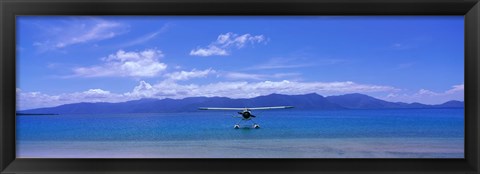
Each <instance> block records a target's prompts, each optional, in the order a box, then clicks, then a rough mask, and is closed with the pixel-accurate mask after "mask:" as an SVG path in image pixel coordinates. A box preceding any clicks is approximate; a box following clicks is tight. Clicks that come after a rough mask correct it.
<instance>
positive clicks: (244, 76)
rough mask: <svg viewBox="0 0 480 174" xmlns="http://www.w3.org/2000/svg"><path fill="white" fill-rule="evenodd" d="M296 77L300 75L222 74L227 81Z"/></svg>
mask: <svg viewBox="0 0 480 174" xmlns="http://www.w3.org/2000/svg"><path fill="white" fill-rule="evenodd" d="M298 75H300V74H299V73H275V74H252V73H240V72H228V73H224V74H223V75H222V76H224V77H226V78H228V79H234V80H266V79H279V78H286V77H294V76H298Z"/></svg>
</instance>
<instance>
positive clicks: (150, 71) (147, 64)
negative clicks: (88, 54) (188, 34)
mask: <svg viewBox="0 0 480 174" xmlns="http://www.w3.org/2000/svg"><path fill="white" fill-rule="evenodd" d="M162 57H163V54H162V52H161V51H160V50H156V49H147V50H144V51H140V52H126V51H123V50H119V51H117V52H116V53H115V54H111V55H109V56H108V57H105V58H102V61H103V64H102V65H97V66H90V67H79V68H74V69H73V72H74V75H73V76H74V77H107V76H119V77H154V76H157V75H158V74H159V73H161V72H162V71H164V70H165V69H166V68H167V65H166V64H164V63H161V62H159V59H160V58H162Z"/></svg>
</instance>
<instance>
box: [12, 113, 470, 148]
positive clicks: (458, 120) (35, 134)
mask: <svg viewBox="0 0 480 174" xmlns="http://www.w3.org/2000/svg"><path fill="white" fill-rule="evenodd" d="M253 114H254V115H256V116H257V118H256V119H255V121H256V122H257V123H259V124H260V126H261V128H260V129H249V128H242V129H233V125H234V124H235V123H236V122H237V121H238V120H239V118H233V117H232V116H234V115H235V112H223V111H198V112H188V113H155V114H152V113H149V114H115V115H100V114H99V115H48V116H47V115H41V116H17V142H18V143H17V149H18V151H17V155H18V154H19V153H20V152H21V153H20V154H22V155H21V156H25V157H36V156H38V154H39V151H40V149H39V148H41V147H42V146H41V143H45V142H49V143H50V145H45V144H43V145H44V146H49V148H44V149H42V150H43V151H45V149H52V146H53V145H52V144H51V142H62V144H61V147H62V148H67V149H68V148H69V147H70V146H72V147H73V145H69V143H65V142H70V143H75V142H77V143H82V142H83V143H85V142H88V143H89V145H91V146H92V149H95V148H98V147H97V145H98V144H99V143H107V144H108V142H122V143H127V144H128V143H132V142H151V143H158V142H162V143H166V142H170V143H172V142H173V143H174V144H176V145H175V146H185V147H190V148H192V147H191V146H189V144H190V145H191V144H199V143H198V142H201V143H200V144H201V145H197V146H195V147H198V148H201V149H203V150H205V151H209V148H210V147H211V148H213V147H214V146H213V145H214V144H219V143H220V144H222V142H224V143H223V144H224V145H225V144H228V143H231V142H235V141H238V142H242V143H241V144H242V145H244V146H251V145H255V143H263V144H262V145H265V146H267V145H270V146H272V148H274V147H273V146H275V147H276V146H279V147H280V146H284V145H285V144H288V143H289V142H296V144H295V143H293V144H290V146H289V147H290V148H299V149H300V150H301V147H300V146H302V147H303V146H307V145H308V143H310V142H311V143H316V144H311V147H308V148H309V149H315V146H325V147H326V146H337V145H336V144H335V143H333V144H332V142H334V141H335V142H336V143H337V144H339V143H340V144H343V145H345V143H346V142H347V141H346V140H349V141H351V140H362V143H358V144H357V145H352V147H358V146H360V145H361V146H362V149H361V150H362V151H361V152H366V151H375V148H378V147H377V146H376V145H377V144H379V143H382V142H383V141H385V143H387V144H388V143H391V144H392V148H406V146H405V147H402V146H398V145H399V143H400V145H401V143H402V142H405V145H407V143H406V142H409V143H410V144H408V147H410V146H422V147H425V148H426V149H428V148H429V147H432V148H434V147H437V146H439V145H443V146H445V147H438V149H437V151H435V152H429V154H431V155H430V156H428V155H426V157H439V156H440V157H450V156H449V155H448V154H447V155H444V156H442V155H439V154H443V153H442V152H443V151H445V152H446V153H449V152H451V150H452V149H449V148H455V149H454V151H455V155H454V156H452V157H463V154H462V153H461V152H463V138H464V127H463V126H464V118H463V116H464V110H463V109H390V110H341V111H299V110H295V109H291V110H276V111H261V112H254V113H253ZM244 126H245V127H248V126H250V124H246V125H244ZM269 140H278V141H281V142H282V143H283V145H282V144H278V143H277V144H276V145H275V143H271V144H268V143H269V142H271V141H269ZM310 140H312V141H310ZM314 140H315V141H314ZM320 140H322V141H320ZM325 140H329V141H328V142H327V141H325ZM330 140H331V141H330ZM342 140H345V141H343V142H342ZM363 140H365V141H363ZM366 140H368V141H366ZM417 140H418V141H417ZM440 140H441V141H440ZM387 141H388V142H387ZM95 142H98V143H97V144H95ZM178 142H185V143H178ZM300 142H301V143H300ZM372 142H375V143H372ZM393 142H395V143H393ZM446 142H448V143H446ZM452 142H455V143H452ZM322 143H323V144H322ZM326 143H327V144H326ZM328 143H331V144H328ZM422 143H423V144H422ZM47 144H48V143H47ZM143 144H148V143H143ZM368 144H372V145H368ZM447 144H448V146H447ZM89 145H83V146H82V147H81V148H79V147H78V148H77V149H83V150H84V149H85V148H86V149H88V148H89ZM238 145H239V143H237V144H235V143H233V144H232V145H231V146H228V145H225V147H223V146H222V149H230V151H232V149H233V150H236V149H238V148H241V147H237V146H238ZM393 145H395V147H393ZM130 146H134V147H136V148H140V149H142V148H146V147H141V146H144V145H142V143H137V144H130ZM162 146H166V145H165V144H156V145H155V147H149V148H150V149H152V148H157V149H158V148H162ZM384 146H385V145H384ZM59 147H60V145H59ZM102 147H103V148H105V145H102ZM242 147H243V146H242ZM339 147H340V146H339ZM111 148H112V149H115V147H111ZM169 148H173V147H170V146H169ZM176 148H181V147H176ZM285 148H287V147H285ZM345 148H350V147H345ZM442 149H443V150H442ZM175 150H178V149H171V151H175ZM217 150H218V149H216V150H215V152H218V151H217ZM337 150H338V149H337ZM340 150H342V149H340ZM424 150H425V149H424ZM143 151H148V148H147V149H146V150H145V149H144V150H143ZM143 151H142V152H143ZM297 151H298V150H297ZM412 151H413V152H415V153H417V152H418V151H419V150H418V149H416V150H412ZM182 152H183V151H180V150H179V151H178V152H176V153H182ZM281 152H282V151H281V150H279V151H278V152H275V153H281ZM295 152H296V151H295ZM356 152H357V151H356ZM387 152H388V154H389V155H392V154H395V153H398V152H397V151H391V149H390V150H389V151H386V152H385V153H387ZM413 152H411V151H408V152H405V153H413ZM52 153H53V154H55V153H59V152H58V151H57V152H52ZM52 153H50V156H49V157H52V156H53V157H55V155H52ZM62 153H67V152H66V151H62ZM68 153H75V152H74V151H73V152H72V149H70V150H69V151H68ZM125 153H127V152H125ZM162 153H163V154H165V152H162ZM185 153H187V152H185ZM343 153H347V154H348V151H346V152H343ZM352 153H353V152H352ZM206 154H208V153H206ZM223 154H227V156H226V157H230V156H228V153H223ZM292 154H297V155H298V153H294V152H292ZM324 154H328V153H324ZM57 155H59V156H62V155H61V154H57ZM106 155H108V154H106ZM130 155H131V154H130ZM269 155H270V156H272V155H273V156H274V157H276V156H275V154H273V152H272V154H269ZM422 155H423V156H422V157H424V156H425V154H424V153H422ZM72 156H73V157H75V154H73V155H72V154H70V156H69V157H72ZM120 156H121V155H120ZM169 156H172V154H170V155H169ZM185 156H187V157H188V154H186V155H185ZM220 156H221V155H220ZM270 156H269V157H270ZM277 156H279V157H284V154H277ZM317 156H318V157H324V156H322V153H321V152H319V153H318V155H317ZM417 156H418V154H417ZM107 157H108V156H107ZM140 157H141V156H140ZM159 157H162V155H161V154H159ZM183 157H184V156H183ZM203 157H205V156H203ZM207 157H208V156H207ZM221 157H225V156H221ZM232 157H236V156H232ZM259 157H262V156H261V155H260V156H259ZM287 157H296V156H295V155H293V156H287ZM347 157H348V156H347ZM359 157H363V156H361V154H360V156H359ZM380 157H382V156H381V155H380ZM393 157H395V155H393ZM407 157H411V156H407ZM413 157H416V155H413Z"/></svg>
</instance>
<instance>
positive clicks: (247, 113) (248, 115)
mask: <svg viewBox="0 0 480 174" xmlns="http://www.w3.org/2000/svg"><path fill="white" fill-rule="evenodd" d="M238 114H240V115H242V117H243V119H250V118H251V117H252V113H251V112H250V111H248V110H247V111H242V112H238Z"/></svg>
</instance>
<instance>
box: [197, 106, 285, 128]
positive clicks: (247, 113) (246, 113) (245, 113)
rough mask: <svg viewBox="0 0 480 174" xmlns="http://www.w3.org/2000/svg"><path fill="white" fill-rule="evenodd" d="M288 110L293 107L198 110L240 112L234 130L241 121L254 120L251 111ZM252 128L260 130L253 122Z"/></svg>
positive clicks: (238, 126)
mask: <svg viewBox="0 0 480 174" xmlns="http://www.w3.org/2000/svg"><path fill="white" fill-rule="evenodd" d="M289 108H293V106H271V107H256V108H207V107H205V108H198V109H200V110H223V111H225V110H227V111H240V112H238V114H240V115H242V116H240V117H238V118H242V120H240V121H238V122H237V123H236V124H235V125H234V126H233V128H235V129H238V128H240V122H242V121H245V122H247V121H252V122H253V120H252V119H253V118H255V117H256V116H255V115H252V112H251V111H252V110H268V109H289ZM252 127H253V128H255V129H257V128H260V125H258V124H257V123H255V122H253V125H252Z"/></svg>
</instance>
